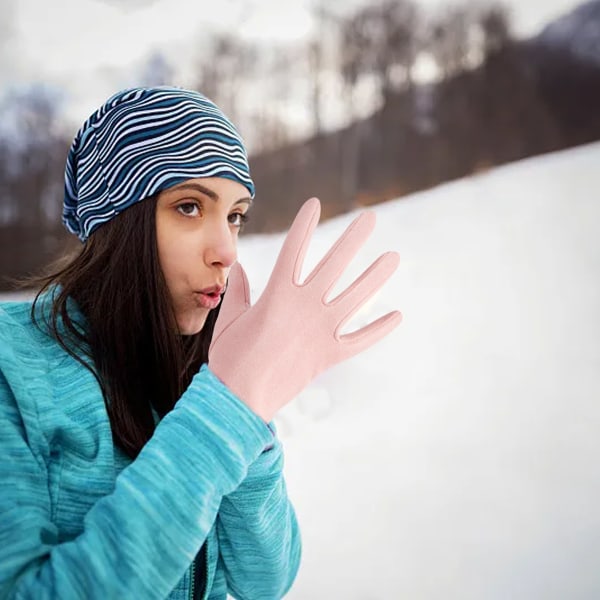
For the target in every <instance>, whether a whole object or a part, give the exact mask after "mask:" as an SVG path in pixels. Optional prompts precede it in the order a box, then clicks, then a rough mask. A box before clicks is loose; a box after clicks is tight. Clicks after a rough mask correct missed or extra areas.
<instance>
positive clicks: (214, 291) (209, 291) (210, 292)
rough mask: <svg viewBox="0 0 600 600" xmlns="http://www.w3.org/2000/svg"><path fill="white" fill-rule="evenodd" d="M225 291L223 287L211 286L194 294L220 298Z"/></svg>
mask: <svg viewBox="0 0 600 600" xmlns="http://www.w3.org/2000/svg"><path fill="white" fill-rule="evenodd" d="M224 291H225V286H223V285H212V286H211V287H207V288H204V289H202V290H198V291H197V292H196V294H204V295H206V296H212V297H213V298H214V297H217V296H220V295H221V294H222V293H223V292H224Z"/></svg>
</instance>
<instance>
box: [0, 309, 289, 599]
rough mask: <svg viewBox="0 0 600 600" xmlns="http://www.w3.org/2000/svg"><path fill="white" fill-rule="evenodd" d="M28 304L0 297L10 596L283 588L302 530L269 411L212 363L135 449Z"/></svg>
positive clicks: (4, 555)
mask: <svg viewBox="0 0 600 600" xmlns="http://www.w3.org/2000/svg"><path fill="white" fill-rule="evenodd" d="M30 308H31V304H30V303H28V302H14V303H5V304H2V305H0V458H1V460H0V599H5V598H11V599H12V598H15V599H27V600H44V599H49V598H60V599H61V600H71V599H77V600H80V599H81V600H84V599H85V600H95V599H98V600H107V599H110V598H115V599H117V598H118V599H129V598H132V599H138V598H143V599H144V600H150V599H153V598H156V599H163V598H169V599H172V600H175V599H180V598H186V599H187V598H209V599H211V600H217V599H224V598H225V597H226V595H227V594H230V595H231V596H233V597H234V598H239V599H248V600H254V599H256V600H262V599H264V600H267V599H268V600H275V599H280V598H282V597H283V595H284V594H285V593H286V591H287V590H288V589H289V588H290V586H291V584H292V582H293V580H294V578H295V575H296V572H297V569H298V565H299V561H300V536H299V531H298V525H297V522H296V517H295V514H294V510H293V508H292V505H291V504H290V502H289V500H288V497H287V493H286V487H285V482H284V479H283V475H282V466H283V454H282V448H281V443H280V442H279V440H278V439H277V437H276V436H275V437H274V434H273V432H272V431H271V429H269V427H267V425H266V424H265V422H264V421H263V420H262V419H260V418H259V417H258V416H257V415H256V414H254V413H253V412H252V411H251V410H250V409H248V408H247V407H246V405H245V404H243V402H241V401H240V400H239V399H238V398H237V397H236V396H234V395H233V394H232V393H231V392H230V391H229V390H228V388H227V387H225V386H224V385H223V384H222V383H221V382H220V381H219V380H218V379H217V378H216V377H215V376H214V375H213V374H212V373H211V371H210V370H209V369H208V368H207V367H206V366H204V367H202V369H201V370H200V372H199V373H198V374H197V375H196V376H195V377H194V379H193V380H192V383H191V384H190V386H189V388H188V389H187V390H186V392H185V393H184V394H183V395H182V397H181V398H180V400H179V401H178V402H177V404H176V405H175V408H174V409H173V410H172V411H171V412H170V413H169V414H167V415H166V416H165V417H164V418H163V419H162V420H161V421H160V423H158V425H157V427H156V430H155V433H154V435H153V436H152V438H151V439H150V441H149V442H148V443H147V444H146V446H145V447H144V448H143V450H142V452H141V453H140V454H139V456H138V457H137V458H136V459H135V460H133V461H131V460H129V459H128V458H127V457H126V456H125V455H124V454H123V453H122V452H121V451H120V450H119V449H118V448H116V447H115V446H114V444H113V441H112V436H111V430H110V423H109V420H108V416H107V413H106V408H105V404H104V401H103V398H102V394H101V392H100V388H99V386H98V383H97V382H96V380H95V378H94V377H93V375H92V374H91V373H90V372H89V370H87V369H85V368H84V367H82V366H81V365H80V364H79V363H78V362H77V361H76V360H74V359H73V358H72V357H71V356H69V355H68V354H67V353H66V352H64V351H63V350H62V349H61V348H60V346H59V345H58V343H57V342H56V341H55V340H53V339H52V338H51V337H50V336H48V335H45V334H44V333H42V332H41V331H40V330H39V329H38V328H37V327H36V326H35V325H34V324H33V323H32V322H31V320H30V317H29V311H30ZM123 368H127V365H123Z"/></svg>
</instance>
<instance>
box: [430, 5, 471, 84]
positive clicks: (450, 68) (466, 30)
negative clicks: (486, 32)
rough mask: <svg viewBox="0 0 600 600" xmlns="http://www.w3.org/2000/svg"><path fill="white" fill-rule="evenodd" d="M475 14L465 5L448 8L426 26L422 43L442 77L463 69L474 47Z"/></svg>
mask: <svg viewBox="0 0 600 600" xmlns="http://www.w3.org/2000/svg"><path fill="white" fill-rule="evenodd" d="M476 22H477V15H476V14H475V13H474V11H473V9H472V8H471V7H470V6H469V5H466V4H465V5H457V6H452V7H451V8H448V9H447V10H446V11H445V12H444V13H443V14H442V15H441V16H440V17H438V18H437V19H435V20H434V21H433V22H432V23H431V25H430V28H429V34H428V36H427V43H426V46H427V48H428V50H429V52H430V53H431V55H432V57H433V59H434V60H435V62H436V64H437V66H438V69H439V70H440V73H441V74H442V76H443V78H444V79H448V78H449V77H451V76H452V75H454V74H456V73H458V72H460V71H462V70H464V69H466V68H467V67H468V66H469V63H470V61H471V60H472V59H473V56H474V50H476V48H477V42H476V39H477V25H476Z"/></svg>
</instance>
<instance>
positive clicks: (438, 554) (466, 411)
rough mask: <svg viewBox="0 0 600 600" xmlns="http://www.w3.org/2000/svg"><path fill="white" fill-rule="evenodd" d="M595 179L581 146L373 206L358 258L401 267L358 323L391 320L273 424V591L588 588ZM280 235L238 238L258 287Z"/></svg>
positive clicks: (597, 572)
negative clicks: (288, 587) (283, 510)
mask: <svg viewBox="0 0 600 600" xmlns="http://www.w3.org/2000/svg"><path fill="white" fill-rule="evenodd" d="M598 190H600V144H595V145H590V146H586V147H579V148H577V149H573V150H569V151H566V152H561V153H557V154H554V155H547V156H545V157H538V158H534V159H529V160H525V161H521V162H519V163H515V164H512V165H508V166H506V167H503V168H499V169H495V170H494V171H491V172H489V173H487V174H482V175H479V176H476V177H470V178H466V179H464V180H461V181H457V182H455V183H450V184H447V185H443V186H440V187H438V188H436V189H433V190H431V191H428V192H425V193H420V194H416V195H414V196H411V197H410V198H404V199H401V200H398V201H394V202H390V203H386V204H383V205H380V206H377V207H375V209H374V210H375V211H376V213H377V216H378V226H377V228H376V233H375V234H374V236H373V238H374V239H373V240H371V241H370V242H369V246H368V248H367V251H366V254H368V255H369V258H370V259H373V258H374V257H375V256H376V255H377V254H378V253H380V252H383V251H385V250H387V249H395V250H397V251H398V252H400V254H401V258H402V262H401V265H400V268H399V270H398V272H397V274H396V275H395V276H394V278H393V280H392V281H391V282H390V283H389V284H388V285H387V287H386V288H384V290H383V291H382V292H381V293H380V295H379V297H378V299H377V300H376V301H375V302H374V303H373V304H372V305H371V306H370V307H369V309H368V310H367V314H363V315H362V316H361V317H359V318H358V319H357V321H356V323H357V324H360V322H364V320H365V319H372V318H374V317H375V316H376V315H379V314H382V313H384V312H387V311H388V310H390V309H391V308H400V310H402V312H403V314H404V322H403V323H402V324H401V325H400V327H399V328H398V329H397V330H396V331H395V332H394V333H393V334H392V335H391V336H390V337H389V338H387V339H386V340H385V341H383V342H381V343H380V345H379V346H376V347H374V348H372V349H371V350H369V351H368V352H367V353H364V354H362V355H360V356H358V357H356V358H355V359H353V360H351V361H349V362H346V363H343V364H342V365H340V366H338V367H336V368H335V369H333V370H331V371H329V372H327V373H326V374H325V375H323V376H322V377H321V378H320V379H319V380H318V381H316V382H315V384H314V385H313V386H312V387H311V388H310V389H308V390H307V391H306V392H305V393H304V394H302V396H301V397H300V398H298V399H297V401H296V402H295V403H294V404H293V405H291V406H289V407H288V408H287V409H285V410H284V411H283V413H282V414H281V416H280V418H279V430H280V435H281V437H282V439H283V440H284V443H285V446H286V474H287V479H288V488H289V491H290V494H291V496H292V498H293V500H294V502H295V505H296V507H297V512H298V515H299V518H300V522H301V526H302V531H303V536H304V557H303V562H302V567H301V571H300V574H299V577H298V580H297V582H296V584H295V586H294V587H293V589H292V591H291V592H290V593H289V594H288V596H287V598H289V599H290V600H313V599H322V598H323V599H325V598H327V599H335V600H337V599H344V600H367V599H373V600H380V599H381V600H384V599H385V600H387V599H392V598H393V599H396V598H407V599H408V598H410V599H411V600H415V599H428V600H429V599H431V600H434V599H435V600H439V599H441V598H444V599H445V600H448V599H457V600H459V599H460V600H467V599H477V600H481V599H483V598H485V599H486V600H494V599H498V600H500V599H506V598H511V599H512V600H515V599H522V600H532V599H538V598H539V599H544V600H549V599H557V600H558V599H561V600H562V599H564V598H569V599H575V598H581V599H583V598H586V599H591V598H598V597H600V559H599V557H600V310H599V309H600V196H599V193H598ZM351 218H352V216H351V215H348V216H344V217H342V218H338V219H336V220H334V221H330V222H327V223H325V224H323V225H322V226H320V227H319V229H318V230H317V232H316V234H315V239H314V243H313V248H312V254H311V255H310V257H309V262H310V264H315V263H316V262H317V259H318V258H319V257H320V256H321V255H322V254H323V253H324V252H325V250H326V248H327V247H329V245H330V244H331V243H332V242H333V241H334V240H335V239H336V237H337V235H338V234H339V233H341V232H342V231H343V229H344V228H345V226H346V225H347V224H348V222H349V221H350V220H351ZM281 241H282V236H272V237H262V236H261V237H254V238H246V240H245V241H244V242H243V244H242V248H241V261H242V263H243V264H244V266H245V267H246V270H247V271H248V274H249V277H250V281H251V283H252V284H253V286H254V290H253V292H254V293H253V296H254V298H256V297H257V296H258V294H259V293H260V291H261V289H262V287H263V285H264V283H265V282H266V279H267V277H268V274H269V273H270V269H271V266H272V265H273V263H274V260H275V256H276V254H277V251H278V249H279V247H280V245H281ZM367 262H368V260H367V258H365V257H363V260H362V261H361V262H360V265H358V264H357V265H356V266H355V268H354V271H353V272H354V274H355V275H356V274H358V272H360V270H361V268H362V267H364V266H366V264H367ZM349 279H350V278H349V277H347V278H346V282H347V281H349ZM361 319H362V321H361Z"/></svg>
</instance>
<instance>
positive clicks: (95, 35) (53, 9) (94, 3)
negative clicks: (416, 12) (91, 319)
mask: <svg viewBox="0 0 600 600" xmlns="http://www.w3.org/2000/svg"><path fill="white" fill-rule="evenodd" d="M317 1H318V0H219V1H218V2H215V1H212V2H206V1H199V0H153V1H152V0H147V1H144V0H129V1H127V0H52V1H51V2H45V1H42V0H18V1H17V0H1V1H0V40H1V41H0V85H2V87H4V86H7V85H10V84H11V83H23V82H28V81H32V80H41V81H48V82H53V83H55V84H57V85H58V86H60V87H62V88H64V89H65V90H66V91H67V93H68V94H69V96H70V100H71V102H70V104H71V105H72V109H70V110H71V117H72V118H73V120H74V122H76V123H80V122H81V121H82V120H83V119H85V118H86V117H87V116H88V114H89V113H90V112H92V111H93V110H95V109H96V108H97V106H99V104H101V103H102V102H103V101H104V100H105V99H106V97H108V96H109V95H110V94H112V93H113V92H114V91H116V89H119V88H121V87H125V86H128V85H131V78H132V77H133V75H132V74H133V73H134V72H135V70H136V69H139V68H140V66H141V65H142V64H143V62H144V59H145V58H146V57H147V56H148V55H149V54H150V53H151V52H152V51H153V50H156V49H158V50H161V51H163V52H164V53H165V54H166V55H167V57H168V59H169V60H170V61H171V62H172V63H173V64H174V65H176V66H177V67H178V68H181V69H182V73H184V74H185V73H190V72H191V69H192V68H193V63H194V60H197V56H198V53H197V49H198V46H199V44H200V43H201V41H202V37H203V32H204V31H205V30H207V29H209V28H211V29H214V28H221V29H225V30H227V31H230V32H237V33H239V34H240V35H241V36H246V37H249V38H252V39H260V40H268V39H273V40H279V41H293V40H299V39H302V38H303V37H304V36H306V35H308V34H309V33H310V32H311V31H312V28H313V21H312V19H311V14H310V9H311V6H312V5H314V4H315V3H316V2H317ZM472 1H473V2H474V3H475V4H483V3H485V1H486V0H472ZM362 3H363V2H361V0H329V1H328V2H326V3H324V4H325V5H326V6H327V8H328V9H329V10H333V11H336V12H343V11H344V10H349V9H351V8H352V7H353V6H356V5H358V4H362ZM418 4H419V6H421V7H423V8H424V9H426V10H435V9H436V8H438V7H440V6H444V5H448V2H444V1H443V0H419V2H418ZM577 4H578V2H577V1H576V0H527V1H526V2H523V1H521V0H508V2H506V5H507V6H508V7H509V9H510V10H511V11H512V13H513V19H514V25H515V30H516V32H517V34H519V35H531V34H534V33H536V32H537V31H539V30H540V29H541V27H542V26H543V25H544V24H545V23H547V22H548V21H549V20H551V19H554V18H555V17H557V16H559V15H560V14H562V13H564V12H566V11H569V10H571V9H572V8H574V7H575V6H576V5H577ZM126 7H127V8H126ZM177 83H179V84H180V85H185V81H183V82H181V83H180V82H177Z"/></svg>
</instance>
